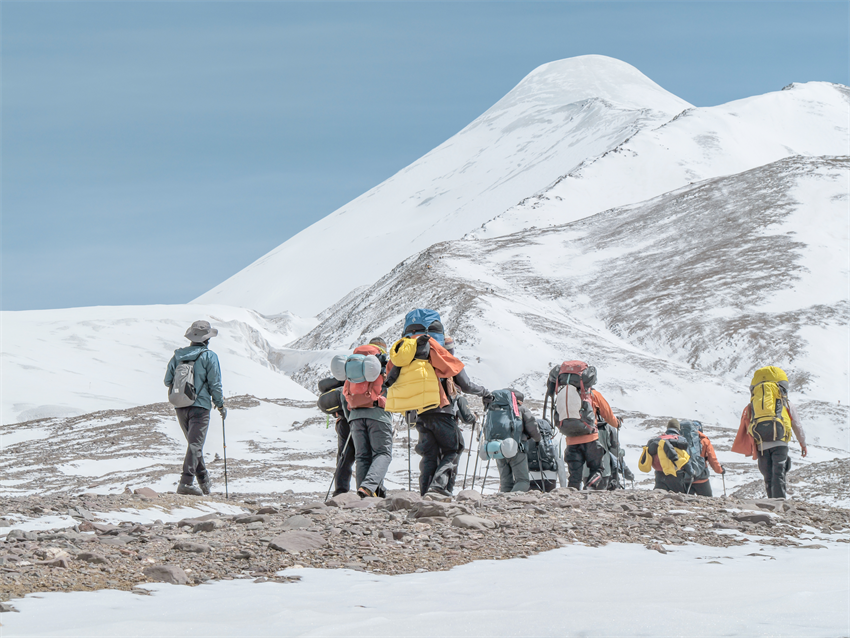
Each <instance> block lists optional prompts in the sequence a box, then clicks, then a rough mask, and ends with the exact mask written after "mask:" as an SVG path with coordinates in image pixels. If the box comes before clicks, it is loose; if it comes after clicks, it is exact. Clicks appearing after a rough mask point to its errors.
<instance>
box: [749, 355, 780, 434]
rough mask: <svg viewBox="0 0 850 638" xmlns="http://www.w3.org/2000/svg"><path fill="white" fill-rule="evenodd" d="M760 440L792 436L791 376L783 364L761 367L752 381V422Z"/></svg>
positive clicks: (750, 427)
mask: <svg viewBox="0 0 850 638" xmlns="http://www.w3.org/2000/svg"><path fill="white" fill-rule="evenodd" d="M747 431H748V432H749V433H750V436H752V437H753V438H754V439H755V440H756V442H757V443H767V442H770V441H786V442H787V441H790V440H791V415H790V414H789V413H788V376H787V375H786V374H785V372H784V371H783V370H782V369H781V368H777V367H776V366H766V367H764V368H759V369H758V370H756V372H755V374H754V375H753V380H752V382H751V383H750V426H749V428H748V429H747Z"/></svg>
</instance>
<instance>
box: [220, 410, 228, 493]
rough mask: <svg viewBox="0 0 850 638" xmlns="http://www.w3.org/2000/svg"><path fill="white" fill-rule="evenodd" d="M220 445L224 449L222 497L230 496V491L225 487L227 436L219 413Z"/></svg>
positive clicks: (222, 418) (222, 416) (222, 417)
mask: <svg viewBox="0 0 850 638" xmlns="http://www.w3.org/2000/svg"><path fill="white" fill-rule="evenodd" d="M221 447H222V449H223V450H224V498H225V499H229V498H230V492H229V491H228V489H227V437H226V436H225V433H224V414H222V415H221Z"/></svg>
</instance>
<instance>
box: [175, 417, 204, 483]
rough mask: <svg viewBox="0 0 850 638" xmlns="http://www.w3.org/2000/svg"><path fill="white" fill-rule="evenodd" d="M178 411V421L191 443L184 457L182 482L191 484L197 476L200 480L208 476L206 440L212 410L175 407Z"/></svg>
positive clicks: (188, 441)
mask: <svg viewBox="0 0 850 638" xmlns="http://www.w3.org/2000/svg"><path fill="white" fill-rule="evenodd" d="M174 411H175V412H177V422H178V423H179V424H180V429H181V430H183V436H185V437H186V442H187V443H188V444H189V445H188V446H187V448H186V456H185V457H184V459H183V475H182V476H181V477H180V482H181V483H184V484H186V485H191V484H192V483H193V482H194V479H195V477H197V478H198V481H205V480H206V478H207V466H206V465H204V441H206V439H207V429H209V426H210V411H209V410H207V409H205V408H199V407H198V406H195V405H193V406H189V407H188V408H174Z"/></svg>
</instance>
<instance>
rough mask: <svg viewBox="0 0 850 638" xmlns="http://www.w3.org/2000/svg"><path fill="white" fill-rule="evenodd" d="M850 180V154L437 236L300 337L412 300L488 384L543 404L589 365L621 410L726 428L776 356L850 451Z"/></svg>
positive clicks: (357, 324)
mask: <svg viewBox="0 0 850 638" xmlns="http://www.w3.org/2000/svg"><path fill="white" fill-rule="evenodd" d="M848 176H850V159H848V158H847V157H842V158H800V157H796V158H790V159H785V160H781V161H779V162H774V163H772V164H768V165H767V166H763V167H760V168H757V169H753V170H750V171H746V172H744V173H740V174H738V175H733V176H730V177H723V178H716V179H713V180H707V181H705V182H701V183H699V184H694V185H691V186H687V187H685V188H682V189H679V190H677V191H673V192H671V193H667V194H665V195H662V196H659V197H657V198H654V199H651V200H649V201H647V202H643V203H640V204H635V205H632V206H628V207H624V208H617V209H612V210H609V211H606V212H605V213H601V214H598V215H594V216H592V217H590V218H587V219H583V220H580V221H577V222H571V223H568V224H563V225H557V226H548V227H546V228H536V229H530V230H525V231H520V232H517V233H513V234H510V235H504V236H501V237H496V238H492V239H476V238H474V237H472V238H465V239H462V240H457V241H453V242H444V243H441V244H437V245H434V246H432V247H430V248H429V249H427V250H425V251H423V252H421V253H419V254H418V255H416V256H414V257H412V258H410V259H408V260H405V261H404V262H402V263H401V264H399V265H398V266H397V267H396V268H395V269H393V270H392V271H391V272H390V273H389V274H387V275H386V276H384V277H383V278H382V279H381V280H379V281H378V282H377V283H376V284H375V285H373V286H371V287H369V289H368V290H364V291H362V292H361V293H360V294H358V295H354V296H352V297H350V298H348V299H346V300H343V301H342V302H340V303H339V304H337V305H335V306H333V307H332V308H331V309H329V310H328V311H327V312H326V313H325V314H324V317H325V318H324V320H323V321H322V323H320V324H319V325H318V326H317V327H316V328H314V329H313V330H312V331H311V332H310V333H308V334H307V335H305V336H304V337H302V338H300V339H299V340H298V341H296V342H295V344H294V347H295V348H300V349H305V350H345V349H349V348H351V347H352V346H354V345H357V344H359V343H361V342H363V341H364V340H365V339H366V338H368V337H371V336H374V335H381V336H384V337H385V338H387V339H388V340H390V341H392V340H394V339H395V338H398V336H399V335H400V332H401V329H402V321H403V317H404V314H405V313H406V312H407V311H408V310H409V309H410V308H412V307H416V306H424V307H431V308H440V309H441V310H442V313H443V319H444V322H445V324H446V326H447V329H448V331H449V332H450V333H451V334H452V335H453V336H454V337H455V339H456V341H457V342H458V350H459V352H460V353H461V354H462V356H464V358H465V359H466V360H467V361H468V362H470V371H471V372H472V374H473V375H474V376H477V377H478V378H479V379H481V380H482V381H483V382H484V383H485V384H487V385H488V386H489V387H491V388H492V387H505V386H508V385H513V386H515V387H520V388H522V389H523V390H525V391H526V393H527V394H529V395H530V396H531V397H533V398H537V399H539V400H542V390H543V386H544V382H545V374H546V373H547V372H548V370H549V368H550V367H551V365H552V364H553V363H554V362H557V361H562V360H565V359H583V360H587V361H591V362H593V363H594V364H595V365H596V366H597V368H598V370H599V379H600V384H599V388H600V389H601V390H602V392H603V394H605V395H606V397H607V398H608V399H609V400H610V401H611V402H612V403H613V404H614V405H616V406H617V407H619V408H620V409H623V410H628V411H633V412H636V413H642V414H648V415H652V414H655V415H674V414H675V415H683V416H687V415H690V416H691V417H692V418H698V419H700V420H703V421H705V422H708V423H712V424H713V425H720V426H723V425H725V426H727V427H734V426H736V425H737V419H738V416H739V415H740V410H741V408H742V407H743V405H744V404H745V403H746V401H747V399H748V391H747V384H748V383H749V377H750V375H751V374H752V372H753V370H755V369H756V368H758V367H760V366H761V365H765V362H771V363H772V364H775V365H779V366H782V367H783V368H784V369H786V371H787V372H788V373H789V375H790V379H791V383H792V387H793V389H794V396H795V398H796V399H797V400H798V402H800V403H801V406H800V407H801V411H802V413H803V414H804V416H805V420H806V422H807V425H808V427H809V430H810V436H811V438H812V440H813V441H814V442H816V443H819V444H821V445H823V446H828V447H833V448H837V449H841V450H845V451H850V444H848V435H850V428H848V417H850V410H848V407H847V406H848V401H850V379H848V371H850V361H848V356H847V353H848V348H850V334H848V330H847V326H848V324H849V323H850V304H848V299H847V291H848V285H850V270H848V267H847V245H848V241H850V235H849V234H848V231H850V227H848V218H847V215H846V212H847V205H848V199H847V198H848ZM562 206H567V204H566V203H562ZM325 368H326V365H318V366H317V367H316V368H315V374H316V375H318V374H323V373H324V370H325ZM310 372H311V370H310V369H305V370H304V371H303V373H302V374H303V377H304V381H307V380H308V378H310V377H311V374H310Z"/></svg>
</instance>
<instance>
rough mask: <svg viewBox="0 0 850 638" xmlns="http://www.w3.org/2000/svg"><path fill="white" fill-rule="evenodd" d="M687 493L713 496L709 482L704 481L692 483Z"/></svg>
mask: <svg viewBox="0 0 850 638" xmlns="http://www.w3.org/2000/svg"><path fill="white" fill-rule="evenodd" d="M688 494H696V495H697V496H714V494H712V493H711V482H710V481H704V482H702V483H692V484H691V489H689V490H688Z"/></svg>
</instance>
